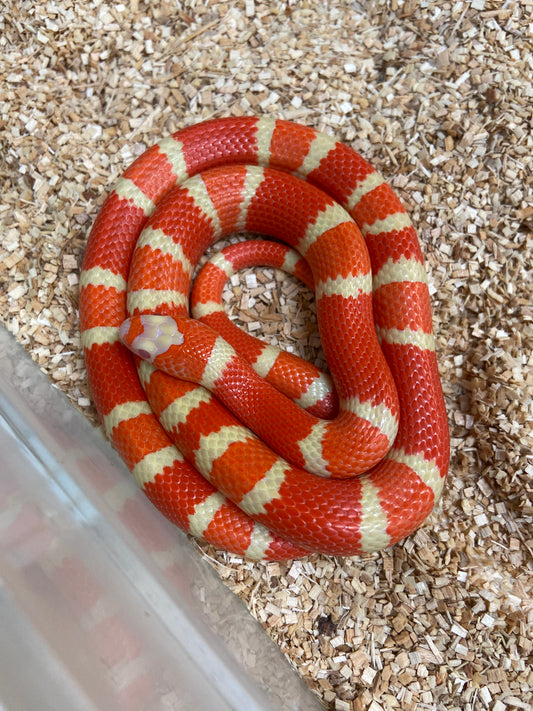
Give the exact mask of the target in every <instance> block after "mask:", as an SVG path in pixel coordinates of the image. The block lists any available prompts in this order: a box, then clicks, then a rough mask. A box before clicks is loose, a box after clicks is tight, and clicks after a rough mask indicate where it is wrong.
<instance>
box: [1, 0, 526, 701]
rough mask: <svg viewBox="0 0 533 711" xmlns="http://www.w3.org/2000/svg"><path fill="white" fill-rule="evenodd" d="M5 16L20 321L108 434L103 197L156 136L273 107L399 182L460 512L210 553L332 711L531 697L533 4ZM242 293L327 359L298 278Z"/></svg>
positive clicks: (14, 273)
mask: <svg viewBox="0 0 533 711" xmlns="http://www.w3.org/2000/svg"><path fill="white" fill-rule="evenodd" d="M0 13H1V14H0V67H1V81H0V111H1V116H0V138H1V147H2V150H1V153H0V171H1V181H2V204H1V205H0V224H1V245H0V314H1V320H2V323H3V324H4V326H6V327H7V328H8V329H9V330H10V331H11V332H12V333H13V334H14V335H15V337H16V339H17V340H18V342H19V343H21V344H22V345H23V346H24V347H25V348H26V349H27V350H28V351H29V352H30V353H31V355H32V357H33V359H34V360H35V361H36V362H37V363H38V364H39V365H40V366H41V368H43V369H44V370H45V371H46V372H47V373H48V375H49V376H50V378H51V379H52V380H53V382H54V383H55V384H57V386H58V387H60V388H61V390H63V391H64V392H65V394H66V395H67V397H69V398H70V400H71V401H72V403H73V405H75V406H77V407H79V408H81V409H82V410H83V412H84V413H86V415H87V417H89V418H91V419H92V420H93V421H94V422H96V417H95V413H94V411H93V409H92V406H91V403H90V399H89V394H88V390H87V385H86V376H85V370H84V364H83V359H82V350H81V347H80V339H79V330H78V317H77V311H76V306H77V299H78V279H79V268H80V264H81V259H82V254H83V249H84V245H85V242H86V238H87V234H88V232H89V229H90V227H91V224H92V222H93V220H94V218H95V216H96V214H97V212H98V209H99V207H100V206H101V205H102V202H103V200H104V198H105V195H106V194H107V192H108V191H109V190H110V189H111V186H112V185H113V182H114V180H115V179H116V178H117V177H118V176H119V175H120V174H121V173H122V171H123V170H124V169H125V167H126V166H127V165H128V164H129V163H130V162H131V161H132V160H133V159H134V158H135V157H136V156H138V155H139V154H140V153H142V152H143V151H144V150H145V149H146V148H147V147H149V146H150V145H151V144H152V143H154V142H155V141H156V140H158V139H159V138H160V137H162V136H164V135H167V134H168V133H170V132H172V131H175V130H177V129H178V128H180V127H183V126H185V125H189V124H192V123H196V122H198V121H200V120H203V119H207V118H212V117H215V116H240V115H244V114H255V115H265V114H268V115H269V116H273V117H281V118H285V119H292V120H296V121H299V122H301V123H305V124H307V125H309V126H314V127H316V128H318V129H320V130H323V131H326V132H328V133H331V134H333V135H335V136H336V137H338V138H339V139H340V140H343V141H345V142H346V143H348V144H350V145H351V146H353V147H354V148H355V149H356V150H357V151H359V152H360V153H362V154H363V155H364V156H365V157H366V158H367V159H369V160H370V161H371V162H373V164H374V165H375V166H376V167H377V169H378V170H380V172H382V173H383V174H384V175H385V176H386V177H387V179H388V180H389V181H390V182H391V184H392V185H393V186H394V187H395V189H396V190H397V191H398V192H399V194H400V195H401V197H402V199H403V200H404V202H405V204H406V206H407V208H408V210H409V212H410V214H411V217H412V219H413V222H414V223H415V225H417V227H418V230H419V235H420V238H421V242H422V246H423V249H424V252H425V256H426V265H427V269H428V272H429V279H430V285H431V292H432V299H433V309H434V325H435V331H436V337H437V348H438V357H439V362H440V368H441V376H442V381H443V387H444V391H445V395H446V402H447V408H448V413H449V419H450V428H451V437H452V440H451V441H452V460H451V467H450V476H449V481H448V484H447V487H446V489H445V492H444V496H443V500H442V502H441V504H439V506H438V508H437V510H436V511H435V512H434V513H433V514H432V516H431V517H430V518H429V520H428V521H427V522H426V523H425V525H424V526H423V527H422V528H421V529H420V530H419V531H418V532H417V533H415V534H414V535H412V536H411V537H410V538H408V539H407V540H406V541H404V542H403V543H402V544H400V545H396V546H394V547H393V548H392V549H389V550H386V551H384V552H383V553H380V554H376V555H370V556H367V557H365V558H356V557H354V558H349V559H336V558H329V557H325V556H310V557H309V558H307V559H304V560H298V561H294V562H289V563H286V564H285V563H284V564H280V563H267V564H256V563H249V562H244V561H243V560H241V559H240V558H237V557H235V556H232V555H227V554H224V553H220V552H217V551H215V550H213V549H211V548H209V547H208V546H201V551H202V554H203V555H205V556H207V557H208V558H210V560H211V561H212V563H213V565H215V567H216V568H217V570H218V572H219V574H220V576H221V577H222V578H223V579H224V580H225V581H226V583H227V585H228V586H229V587H230V588H231V589H232V590H234V591H235V592H236V593H237V594H238V595H240V596H241V597H242V598H243V599H244V600H245V601H246V602H247V604H248V605H249V608H250V610H251V612H252V613H253V614H254V615H255V616H256V617H257V618H258V619H259V620H260V622H261V623H262V625H263V626H264V628H265V629H266V630H267V631H268V633H269V634H270V636H271V637H272V638H273V639H274V640H276V642H277V643H278V644H279V646H280V648H281V649H282V650H283V652H284V653H285V654H286V656H287V657H288V659H289V660H290V661H291V662H292V664H293V665H294V666H295V668H296V669H297V670H298V672H299V674H300V675H301V676H302V677H303V678H304V679H305V681H306V682H307V684H308V685H309V686H310V688H311V689H313V690H314V691H315V692H316V694H317V695H318V696H319V697H320V698H321V699H322V700H323V702H324V704H325V707H326V708H329V709H335V710H336V711H348V710H351V709H354V710H356V711H362V710H363V709H367V710H368V711H381V710H383V711H385V710H387V711H388V710H389V709H408V710H409V711H414V710H415V709H416V710H418V709H438V710H444V709H446V710H447V709H461V710H464V709H467V710H469V709H470V710H475V709H491V710H492V711H509V710H511V709H529V708H531V703H532V698H533V694H532V687H533V669H532V665H531V661H532V646H533V641H532V640H533V624H532V622H533V597H532V582H533V570H532V558H531V548H532V545H533V540H532V539H533V533H532V527H531V520H532V514H533V505H532V499H531V479H532V474H533V462H532V435H531V422H532V419H533V406H532V394H533V375H532V368H531V366H532V363H533V356H532V349H531V346H532V343H533V339H532V319H533V305H532V302H533V297H532V293H533V268H532V265H533V242H532V237H531V233H532V221H533V200H532V192H533V191H532V172H533V171H532V167H533V160H532V148H533V138H532V132H531V128H532V115H533V112H532V105H533V102H532V99H533V89H532V86H533V82H532V78H533V47H532V43H531V40H532V36H533V24H532V17H533V2H531V0H529V1H528V0H525V1H524V0H522V1H512V0H506V1H505V2H498V1H494V2H491V1H490V0H472V1H471V2H466V1H464V2H440V1H437V2H433V1H432V0H423V1H422V2H419V3H417V2H411V1H404V0H374V1H369V2H353V1H350V2H347V1H344V0H341V1H337V2H327V1H326V2H321V3H318V2H317V3H314V2H312V1H311V0H307V1H306V0H303V1H301V2H296V1H295V0H290V1H289V2H272V3H268V2H264V3H263V2H258V1H257V0H256V1H255V2H254V0H246V1H245V2H200V0H198V1H196V0H189V1H187V2H174V1H172V2H171V1H170V0H164V1H163V2H159V3H148V2H146V3H145V2H142V1H141V0H124V2H119V3H109V2H105V0H88V2H84V3H75V2H73V1H72V0H58V1H53V0H50V1H49V2H45V3H33V2H29V1H26V2H16V1H10V0H7V3H3V8H2V9H1V10H0ZM230 287H231V289H229V290H228V291H227V292H226V297H227V302H228V309H229V310H230V312H231V313H233V314H235V318H236V320H237V322H238V323H240V324H241V325H243V326H244V327H248V329H250V330H251V331H252V332H253V333H254V334H256V335H257V334H266V335H265V337H266V338H267V339H268V340H270V341H271V342H274V343H280V344H282V345H283V346H284V347H288V348H289V349H292V350H294V351H295V352H299V353H302V354H303V355H304V356H306V357H308V358H312V359H317V358H318V359H319V360H320V352H319V350H317V335H316V331H315V329H314V326H313V325H312V321H311V317H312V311H313V299H312V297H311V296H310V295H309V294H308V293H307V292H305V290H303V289H302V288H301V287H300V285H298V284H295V283H294V282H292V281H291V280H290V279H288V278H286V277H284V276H283V275H281V274H278V273H277V272H273V271H272V270H270V271H269V270H266V271H259V272H254V273H253V274H251V273H249V274H244V275H243V276H242V278H239V279H236V280H234V281H233V282H232V283H231V284H230ZM310 324H311V325H310ZM147 505H149V504H148V502H147Z"/></svg>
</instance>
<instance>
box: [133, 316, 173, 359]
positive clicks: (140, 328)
mask: <svg viewBox="0 0 533 711" xmlns="http://www.w3.org/2000/svg"><path fill="white" fill-rule="evenodd" d="M120 340H121V341H122V343H123V344H124V345H125V346H126V348H128V349H129V350H130V351H131V352H132V353H134V354H135V355H137V356H139V358H142V359H143V360H147V361H149V362H150V363H153V362H154V360H155V359H156V358H157V357H158V356H161V355H164V354H165V353H167V352H168V351H169V349H170V348H171V347H172V346H181V345H182V344H183V342H184V340H185V338H184V335H183V333H182V332H181V331H180V330H179V329H178V324H177V322H176V321H175V320H174V319H173V318H172V317H171V316H160V315H158V314H146V315H143V316H132V317H131V318H128V319H126V320H125V321H123V323H122V324H121V326H120Z"/></svg>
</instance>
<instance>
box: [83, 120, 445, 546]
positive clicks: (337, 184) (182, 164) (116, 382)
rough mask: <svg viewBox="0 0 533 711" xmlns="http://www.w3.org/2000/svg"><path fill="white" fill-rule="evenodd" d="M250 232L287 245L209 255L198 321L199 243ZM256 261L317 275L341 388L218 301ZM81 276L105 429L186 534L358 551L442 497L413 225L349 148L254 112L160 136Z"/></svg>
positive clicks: (121, 193) (118, 192) (441, 433)
mask: <svg viewBox="0 0 533 711" xmlns="http://www.w3.org/2000/svg"><path fill="white" fill-rule="evenodd" d="M243 230H246V231H250V232H259V233H262V234H267V235H269V236H271V237H274V238H276V239H279V240H281V241H282V242H283V243H285V244H283V245H282V244H278V243H274V242H264V241H261V240H259V241H247V242H244V243H239V244H237V245H235V246H233V247H230V248H229V249H228V250H226V251H223V252H222V253H219V254H218V255H216V256H215V257H214V258H213V259H212V260H211V261H210V262H208V263H207V264H206V265H205V266H204V267H203V268H202V270H201V271H200V274H199V277H198V279H197V280H196V284H195V288H194V291H193V295H192V302H193V303H192V306H193V313H194V316H195V317H196V318H195V319H192V318H189V297H190V291H191V283H192V278H193V274H194V272H195V269H196V266H197V263H198V261H199V259H200V257H201V255H202V254H203V253H204V251H205V250H206V249H207V247H208V246H209V245H211V244H212V243H213V242H214V241H216V240H218V239H219V238H221V237H223V236H225V235H228V234H229V233H232V232H239V231H243ZM285 245H288V246H285ZM365 245H366V246H365ZM289 247H290V248H289ZM291 248H294V249H291ZM294 250H296V251H294ZM257 262H261V263H264V264H272V265H274V266H279V267H281V268H283V269H285V270H287V271H290V272H293V273H296V274H297V275H298V276H300V278H302V279H303V280H304V281H305V282H306V283H308V284H310V285H312V286H313V288H314V290H315V294H316V302H317V317H318V323H319V331H320V336H321V340H322V344H323V348H324V353H325V355H326V359H327V362H328V367H329V370H330V373H331V378H332V381H333V383H334V386H335V388H334V391H331V389H330V386H329V385H328V378H327V377H325V376H323V375H322V374H320V373H319V372H318V371H317V370H316V369H315V368H314V367H312V366H301V362H300V361H299V359H295V358H294V356H290V355H288V354H279V353H278V352H277V351H276V350H275V349H273V348H272V347H271V346H267V345H265V344H263V343H261V342H260V341H258V340H257V339H254V338H252V337H250V336H248V335H246V334H244V333H243V332H242V331H241V330H240V329H238V328H237V327H236V326H234V325H233V324H232V323H231V322H230V321H229V319H228V317H227V316H226V315H225V314H224V312H223V308H222V305H221V294H222V289H223V286H224V283H225V281H226V280H227V279H228V276H229V275H230V274H232V272H233V271H234V270H235V269H240V268H242V267H243V266H248V265H249V264H255V263H257ZM80 288H81V293H80V321H81V331H82V342H83V347H84V353H85V360H86V365H87V371H88V379H89V384H90V388H91V391H92V396H93V399H94V402H95V404H96V408H97V410H98V412H99V414H100V417H101V419H102V422H103V426H104V429H105V432H106V433H107V435H108V436H109V438H110V439H111V442H112V443H113V445H114V447H115V448H116V449H117V450H118V452H119V453H120V455H121V456H122V458H123V459H124V461H125V462H126V464H127V465H128V467H129V469H130V470H131V472H132V474H133V476H134V478H135V480H136V481H137V482H138V484H139V485H140V486H141V487H142V488H143V490H144V492H145V493H146V494H147V496H148V497H149V498H150V499H151V501H152V502H153V503H154V504H155V505H156V506H157V507H158V508H159V509H160V510H161V511H162V512H163V513H164V515H165V516H167V517H168V518H169V519H170V520H171V521H173V522H174V523H175V524H177V525H178V526H180V527H181V528H182V529H184V530H185V531H188V532H190V533H192V534H193V535H195V536H198V537H201V538H203V539H206V540H208V541H210V542H212V543H213V544H215V545H216V546H218V547H220V548H225V549H227V550H230V551H233V552H236V553H239V554H242V555H245V556H248V557H250V558H253V559H288V558H294V557H297V556H303V555H307V554H308V553H309V552H320V553H325V554H330V555H355V554H361V553H366V552H372V551H377V550H380V549H382V548H384V547H386V546H389V545H391V544H393V543H395V542H397V541H399V540H400V539H402V538H403V537H405V536H406V535H408V534H409V533H411V532H412V531H413V530H414V529H416V528H417V527H418V526H419V525H420V524H421V523H422V522H423V521H424V520H425V518H426V517H427V516H428V515H429V513H430V512H431V510H432V508H433V506H434V504H435V502H436V501H437V500H438V499H439V496H440V494H441V491H442V488H443V484H444V480H445V477H446V473H447V469H448V460H449V436H448V426H447V418H446V412H445V407H444V399H443V395H442V389H441V385H440V380H439V374H438V368H437V360H436V356H435V347H434V337H433V331H432V322H431V312H430V305H429V290H428V285H427V278H426V274H425V270H424V267H423V259H422V254H421V250H420V246H419V242H418V239H417V236H416V233H415V231H414V229H413V226H412V224H411V221H410V219H409V217H408V216H407V214H406V212H405V210H404V208H403V207H402V205H401V203H400V201H399V199H398V198H397V197H396V195H395V194H394V192H393V191H392V190H391V188H390V187H389V186H388V185H387V184H386V183H385V182H384V180H383V178H382V177H381V176H380V175H379V174H378V173H377V172H376V171H375V170H374V169H373V168H372V167H371V166H370V164H369V163H368V162H366V161H365V160H364V159H363V158H361V156H359V155H358V154H357V153H355V152H354V151H353V150H352V149H350V148H349V147H347V146H346V145H344V144H342V143H338V142H336V141H335V140H334V139H332V138H330V137H329V136H327V135H324V134H322V133H319V132H317V131H315V130H313V129H311V128H306V127H304V126H300V125H298V124H294V123H290V122H287V121H281V120H272V119H270V118H252V117H246V118H235V119H234V118H228V119H215V120H212V121H208V122H204V123H201V124H197V125H195V126H192V127H190V128H185V129H182V130H180V131H178V132H177V133H175V134H174V135H173V136H171V137H168V138H164V139H163V140H161V141H160V142H159V143H158V144H156V145H155V146H153V147H152V148H150V149H149V150H147V151H146V152H145V153H144V154H143V155H142V156H140V158H138V159H137V160H136V161H135V162H134V163H133V164H132V165H131V166H130V167H129V168H128V169H127V170H126V172H125V173H124V175H123V176H122V177H121V178H120V179H119V180H118V182H117V184H116V185H115V187H114V190H113V191H112V192H111V194H110V195H109V196H108V198H107V200H106V202H105V203H104V205H103V207H102V209H101V211H100V213H99V215H98V217H97V219H96V221H95V224H94V226H93V229H92V231H91V234H90V237H89V241H88V244H87V249H86V253H85V257H84V261H83V267H82V274H81V284H80ZM129 317H131V318H129ZM125 344H126V345H127V347H126V345H125ZM132 351H133V353H132ZM325 418H327V419H325Z"/></svg>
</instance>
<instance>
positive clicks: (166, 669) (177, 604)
mask: <svg viewBox="0 0 533 711" xmlns="http://www.w3.org/2000/svg"><path fill="white" fill-rule="evenodd" d="M0 452H2V456H1V463H0V585H1V586H0V624H1V627H2V632H1V640H2V642H1V648H0V654H1V662H0V702H1V705H2V707H3V708H5V709H14V710H15V709H16V711H24V710H25V709H28V710H29V709H32V710H33V709H35V708H39V709H40V710H41V711H43V709H54V711H58V710H59V711H61V710H62V709H68V711H75V710H77V709H80V711H81V710H83V711H96V710H98V711H101V710H105V711H107V709H110V710H111V709H113V710H114V709H124V710H125V711H141V710H142V711H145V710H148V709H165V710H168V711H171V710H172V711H174V710H181V709H184V710H189V709H194V711H201V710H203V709H205V710H206V711H208V710H211V709H216V710H217V711H218V710H220V711H226V710H228V711H229V710H230V709H239V710H245V711H255V710H257V711H299V710H300V709H302V710H303V709H305V710H307V711H313V710H314V709H316V710H318V709H321V708H322V705H321V704H320V703H319V701H318V700H317V698H316V697H315V696H314V695H313V694H312V693H311V692H310V691H309V690H308V689H307V687H305V685H304V684H303V682H302V681H301V680H300V678H299V677H298V675H297V674H296V672H295V671H294V670H293V669H292V668H291V667H290V666H289V664H288V663H287V661H286V660H285V658H284V657H283V655H282V654H281V652H280V650H279V649H278V648H277V646H276V645H275V644H274V643H273V642H272V641H271V640H270V638H269V637H268V636H267V635H266V633H265V632H264V630H263V629H262V628H261V626H260V625H259V624H258V623H257V622H256V620H254V618H253V617H252V616H251V615H250V613H249V612H248V610H247V609H246V607H245V606H244V604H243V603H242V602H241V601H240V600H239V599H238V598H237V597H236V596H235V595H233V594H232V593H231V592H230V591H229V590H228V589H227V588H226V587H225V586H224V585H223V583H222V582H221V581H220V580H219V578H218V577H217V575H216V573H215V572H214V571H213V570H212V568H211V567H210V566H209V565H208V564H207V563H206V562H205V561H204V560H202V559H201V558H200V556H198V555H197V553H196V552H195V551H194V549H193V546H192V545H191V543H190V542H189V540H188V539H187V537H186V536H185V535H184V534H182V533H181V532H180V531H178V530H177V529H176V528H175V527H174V526H172V525H171V524H169V523H168V522H167V521H166V520H165V519H164V518H163V517H162V516H161V515H160V514H159V513H158V512H157V511H156V510H155V509H154V508H153V507H152V505H151V504H150V503H149V502H148V501H147V500H146V499H145V497H144V495H143V494H142V493H141V492H139V491H138V490H137V488H136V486H135V484H134V483H133V481H132V480H131V478H130V477H129V474H128V472H127V470H126V468H125V467H124V465H123V463H122V462H121V461H120V460H119V458H118V457H117V456H116V454H115V453H114V452H113V451H112V449H111V448H110V446H109V445H108V443H107V442H106V441H105V440H104V439H103V437H101V435H100V434H99V433H98V432H97V431H95V430H94V429H93V428H92V427H91V425H90V424H89V423H88V422H87V421H86V420H85V419H84V418H83V416H82V415H81V414H80V413H79V412H78V411H77V410H76V409H75V408H74V407H73V406H72V405H71V404H70V403H68V400H67V399H66V398H65V397H64V396H63V395H62V394H61V393H60V392H59V391H58V390H57V389H56V388H54V387H53V385H52V384H51V382H50V380H49V379H48V378H47V377H46V376H45V375H44V374H43V373H42V372H41V371H40V370H39V369H38V367H37V366H36V365H35V364H34V363H33V362H32V361H31V359H30V358H29V357H28V356H27V355H26V353H24V351H23V349H22V348H21V347H20V346H18V344H16V343H15V341H14V340H13V339H12V337H11V336H10V335H9V334H8V333H7V332H6V331H5V330H4V329H2V328H0Z"/></svg>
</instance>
